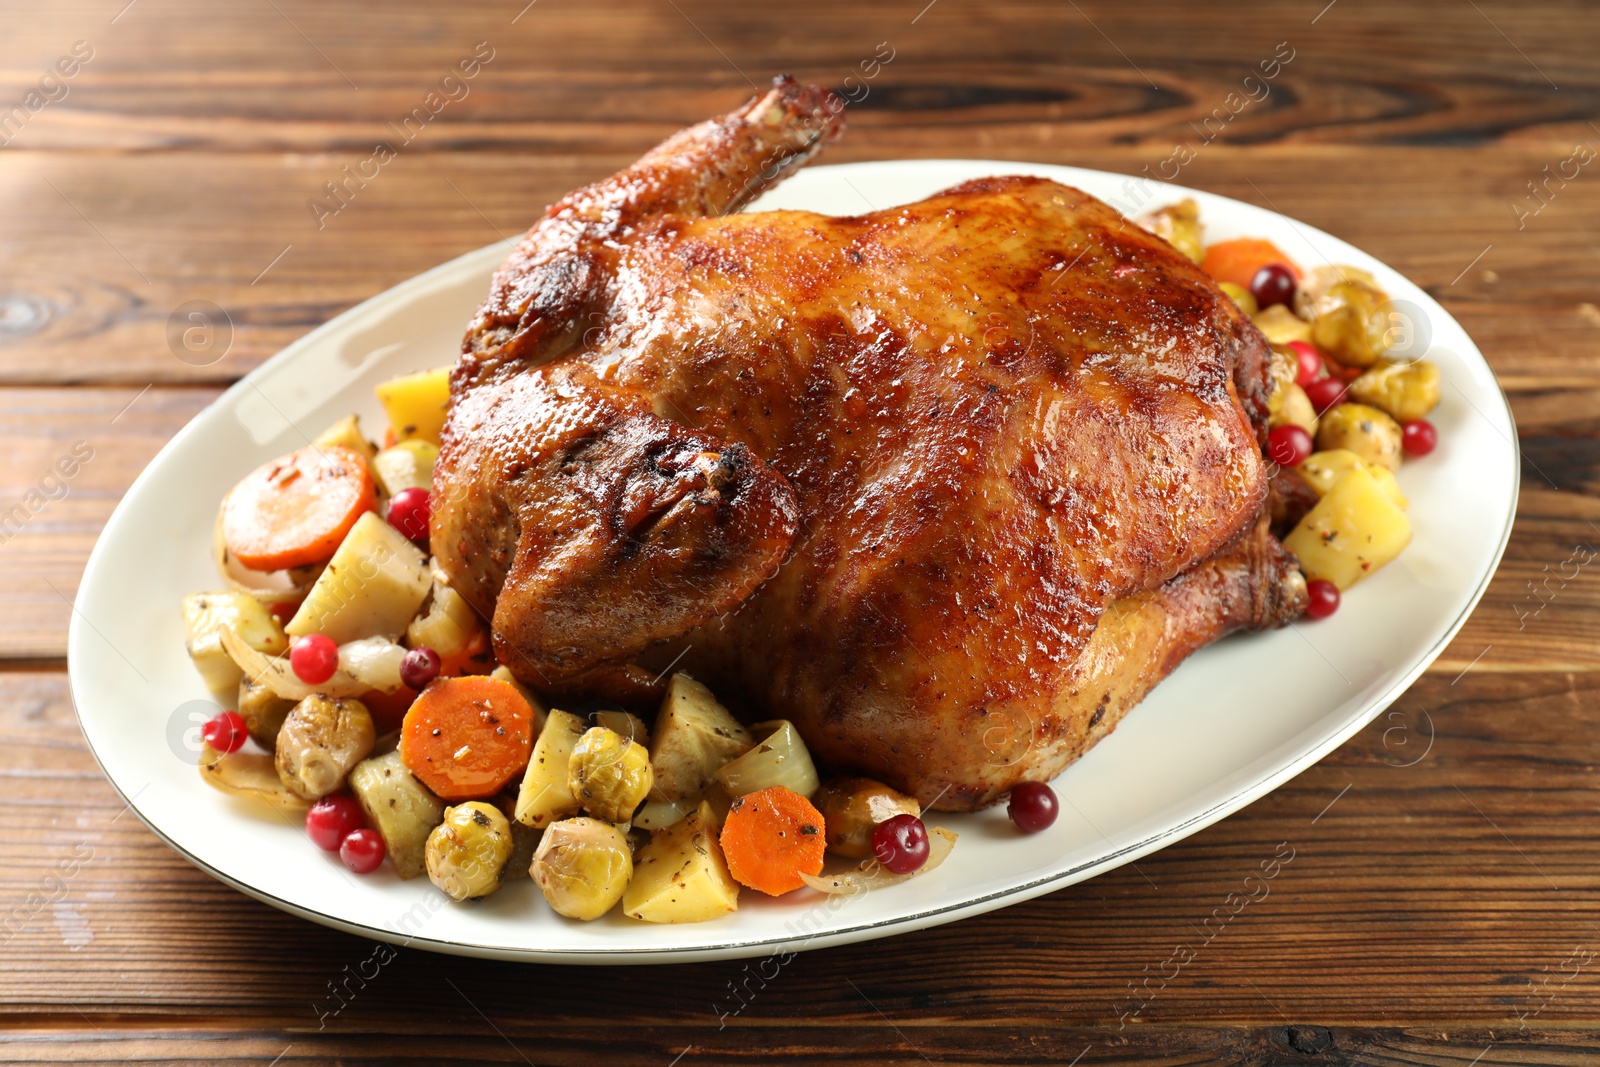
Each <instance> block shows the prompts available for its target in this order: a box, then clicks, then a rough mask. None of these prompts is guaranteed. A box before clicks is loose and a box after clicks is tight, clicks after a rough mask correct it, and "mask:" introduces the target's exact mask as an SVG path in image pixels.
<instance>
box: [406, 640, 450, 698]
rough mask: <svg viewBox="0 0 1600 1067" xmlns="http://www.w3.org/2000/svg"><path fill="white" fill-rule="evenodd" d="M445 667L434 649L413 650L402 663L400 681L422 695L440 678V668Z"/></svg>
mask: <svg viewBox="0 0 1600 1067" xmlns="http://www.w3.org/2000/svg"><path fill="white" fill-rule="evenodd" d="M443 665H444V661H443V660H441V659H440V658H439V653H437V652H435V651H434V650H433V649H431V648H413V649H412V650H411V651H409V652H407V653H406V655H405V658H404V659H402V660H401V661H400V680H401V681H402V682H404V683H405V684H406V685H407V686H409V687H411V688H412V689H415V690H416V691H417V692H419V693H420V692H422V691H423V690H424V689H426V688H428V683H429V682H431V681H433V680H434V679H435V678H437V677H439V668H440V667H442V666H443Z"/></svg>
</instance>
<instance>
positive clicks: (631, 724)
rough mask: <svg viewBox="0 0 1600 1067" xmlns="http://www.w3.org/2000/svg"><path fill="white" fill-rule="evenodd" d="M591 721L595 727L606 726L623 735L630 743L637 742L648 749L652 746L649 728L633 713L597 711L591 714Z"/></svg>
mask: <svg viewBox="0 0 1600 1067" xmlns="http://www.w3.org/2000/svg"><path fill="white" fill-rule="evenodd" d="M589 721H590V722H591V723H593V724H594V725H595V726H604V727H605V728H606V729H607V730H611V731H614V732H616V733H618V734H621V735H622V736H623V737H626V738H627V739H628V740H629V741H634V742H637V743H638V744H641V745H644V746H646V747H648V746H649V744H650V729H649V727H647V726H645V724H644V720H643V719H641V718H639V716H637V715H634V714H632V713H631V712H626V711H610V710H601V711H595V712H591V713H590V714H589Z"/></svg>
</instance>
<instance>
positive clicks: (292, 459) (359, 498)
mask: <svg viewBox="0 0 1600 1067" xmlns="http://www.w3.org/2000/svg"><path fill="white" fill-rule="evenodd" d="M376 503H377V488H376V486H375V485H374V484H373V481H372V471H371V470H370V469H369V468H368V467H367V457H366V456H365V455H363V454H362V453H361V452H359V451H357V450H356V449H353V448H345V447H343V446H341V445H329V446H327V447H320V446H317V445H307V446H306V447H305V448H302V449H300V450H299V451H297V452H292V453H290V454H289V455H287V456H280V457H278V458H277V459H275V460H273V461H272V462H271V463H264V464H262V465H261V466H260V467H257V468H256V469H255V470H253V471H251V472H250V473H249V474H247V475H245V476H244V478H243V479H241V480H240V482H239V484H238V485H236V486H234V487H233V489H232V490H231V491H230V492H229V493H228V497H227V499H226V500H224V501H223V502H222V540H223V542H224V544H226V545H227V548H228V551H229V553H231V554H232V555H233V557H234V558H235V559H237V560H238V561H239V562H240V563H242V564H244V565H245V566H246V567H249V568H250V569H252V570H257V571H277V570H283V569H284V568H286V567H303V566H307V565H308V564H313V563H321V562H322V561H323V560H326V559H328V558H329V557H330V556H332V555H333V553H334V549H336V548H338V547H339V543H340V542H341V541H343V540H344V538H345V535H346V534H348V533H349V532H350V529H351V527H353V526H354V525H355V523H356V520H357V519H359V518H360V517H361V516H363V515H367V514H370V513H371V512H372V509H373V507H374V506H375V505H376Z"/></svg>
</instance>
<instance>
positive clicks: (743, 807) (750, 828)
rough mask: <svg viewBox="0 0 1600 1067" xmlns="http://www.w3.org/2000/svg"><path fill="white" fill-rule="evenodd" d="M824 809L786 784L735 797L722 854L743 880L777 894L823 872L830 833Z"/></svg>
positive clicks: (725, 829) (727, 822)
mask: <svg viewBox="0 0 1600 1067" xmlns="http://www.w3.org/2000/svg"><path fill="white" fill-rule="evenodd" d="M822 828H823V820H822V813H821V812H819V811H817V809H816V807H815V806H813V805H812V803H811V801H809V800H807V799H806V798H805V797H803V796H801V795H800V794H799V793H796V792H795V791H794V790H793V789H789V788H787V787H785V786H781V785H774V786H768V787H767V788H766V789H762V790H759V791H757V792H755V793H748V794H746V795H745V796H742V797H740V798H739V799H738V800H735V801H734V802H733V807H731V808H729V809H728V818H727V819H726V820H725V821H724V822H723V824H722V854H723V856H724V857H725V858H726V859H727V861H728V872H729V873H730V874H732V875H733V877H734V879H735V880H736V881H738V882H739V883H740V884H741V885H747V886H749V887H750V888H751V889H754V890H757V891H759V892H762V893H765V894H767V895H768V896H771V897H776V896H781V895H783V894H784V893H787V892H789V891H790V890H792V889H799V888H800V887H801V886H803V885H805V884H806V883H805V880H804V879H802V878H801V877H800V876H801V875H803V874H809V875H811V876H813V877H815V876H816V875H817V874H819V873H821V871H822V854H823V852H825V851H826V850H827V847H828V842H827V835H826V834H824V833H823V832H822Z"/></svg>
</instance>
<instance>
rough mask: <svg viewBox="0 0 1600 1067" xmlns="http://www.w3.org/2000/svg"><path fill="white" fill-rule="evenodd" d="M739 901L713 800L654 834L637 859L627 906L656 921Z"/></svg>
mask: <svg viewBox="0 0 1600 1067" xmlns="http://www.w3.org/2000/svg"><path fill="white" fill-rule="evenodd" d="M738 906H739V883H738V882H735V881H734V880H733V875H731V874H729V873H728V863H727V860H725V859H723V857H722V845H721V844H720V843H719V842H718V841H717V832H716V828H715V819H714V817H713V815H712V812H711V806H710V805H709V804H705V803H702V804H701V805H700V808H699V810H697V811H696V812H694V813H693V814H692V815H689V816H687V817H686V818H683V819H680V820H679V821H677V822H675V823H673V824H672V825H671V826H669V827H667V828H666V829H665V830H662V831H660V832H658V833H656V834H655V835H653V836H652V837H651V838H650V840H649V842H648V843H647V844H646V845H645V846H644V847H643V848H641V849H640V850H639V854H638V855H637V856H635V857H634V861H633V878H632V880H630V881H629V882H628V888H627V889H626V890H625V891H624V892H623V894H622V910H623V911H624V912H626V913H627V914H628V915H630V916H631V917H633V918H635V919H643V920H644V921H645V922H652V923H697V922H704V921H706V920H707V919H715V918H718V917H720V916H723V915H726V914H728V913H729V912H731V911H733V910H735V909H736V908H738Z"/></svg>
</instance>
